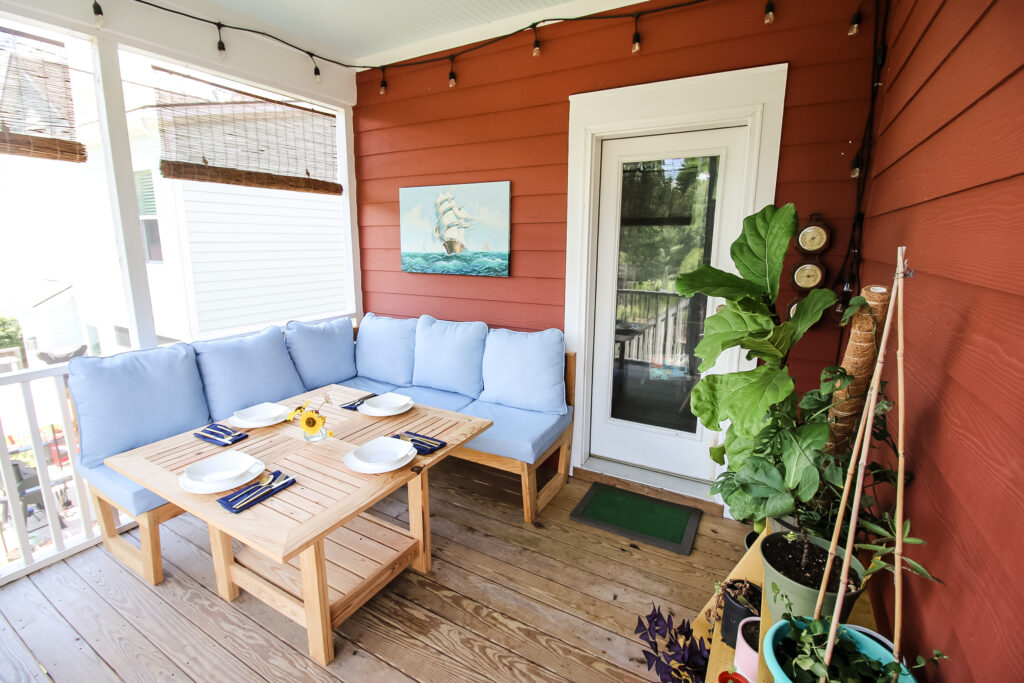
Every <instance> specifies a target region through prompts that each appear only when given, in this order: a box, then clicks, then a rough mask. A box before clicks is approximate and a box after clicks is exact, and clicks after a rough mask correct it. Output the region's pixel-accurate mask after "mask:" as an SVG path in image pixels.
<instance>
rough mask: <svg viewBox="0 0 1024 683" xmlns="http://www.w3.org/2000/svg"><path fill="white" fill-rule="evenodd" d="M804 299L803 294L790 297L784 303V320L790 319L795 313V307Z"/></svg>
mask: <svg viewBox="0 0 1024 683" xmlns="http://www.w3.org/2000/svg"><path fill="white" fill-rule="evenodd" d="M803 300H804V297H803V296H798V297H796V298H794V299H790V300H789V303H787V304H786V320H792V319H793V316H794V315H795V314H796V307H797V304H799V303H800V302H801V301H803Z"/></svg>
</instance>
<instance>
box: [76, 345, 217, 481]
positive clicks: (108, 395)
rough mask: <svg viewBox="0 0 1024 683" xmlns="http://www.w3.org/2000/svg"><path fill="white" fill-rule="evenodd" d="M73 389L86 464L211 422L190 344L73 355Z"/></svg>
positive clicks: (82, 457) (83, 461)
mask: <svg viewBox="0 0 1024 683" xmlns="http://www.w3.org/2000/svg"><path fill="white" fill-rule="evenodd" d="M68 388H69V389H70V390H71V397H72V399H74V402H75V411H76V412H77V414H78V429H79V438H80V439H81V447H82V455H81V463H82V465H84V466H85V467H95V466H96V465H99V464H102V462H103V459H104V458H107V457H110V456H111V455H116V454H118V453H121V452H123V451H127V450H131V449H132V448H138V447H139V446H144V445H146V444H148V443H152V442H154V441H159V440H161V439H166V438H167V437H169V436H174V435H175V434H180V433H181V432H185V431H188V430H190V429H195V428H196V427H200V426H202V425H205V424H207V423H209V421H210V411H209V409H208V408H207V406H206V398H205V397H204V396H203V382H202V380H201V379H200V378H199V369H198V368H197V367H196V355H195V353H194V352H193V350H192V347H191V346H189V345H188V344H174V345H173V346H169V347H166V348H156V349H146V350H143V351H129V352H127V353H121V354H118V355H116V356H110V357H108V358H93V357H84V356H83V357H80V358H72V359H71V363H70V364H69V365H68Z"/></svg>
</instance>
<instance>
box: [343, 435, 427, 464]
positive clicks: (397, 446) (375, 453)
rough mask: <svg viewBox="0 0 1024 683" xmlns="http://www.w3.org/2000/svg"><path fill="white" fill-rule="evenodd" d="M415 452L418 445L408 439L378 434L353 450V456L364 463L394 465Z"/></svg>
mask: <svg viewBox="0 0 1024 683" xmlns="http://www.w3.org/2000/svg"><path fill="white" fill-rule="evenodd" d="M415 452H416V447H415V446H413V445H412V444H411V443H409V442H408V441H403V440H401V439H392V438H391V437H389V436H378V437H377V438H376V439H372V440H370V441H367V442H366V443H364V444H363V445H362V446H360V447H359V448H357V449H355V450H354V451H352V457H353V458H355V459H357V460H359V461H360V462H361V463H363V464H364V465H369V466H370V467H377V466H380V465H393V464H394V463H396V462H398V461H400V460H402V459H403V458H407V457H409V454H410V453H415Z"/></svg>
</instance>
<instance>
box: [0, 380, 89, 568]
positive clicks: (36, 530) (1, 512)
mask: <svg viewBox="0 0 1024 683" xmlns="http://www.w3.org/2000/svg"><path fill="white" fill-rule="evenodd" d="M67 373H68V370H67V364H61V365H53V366H50V367H46V368H42V369H38V370H24V371H20V372H12V373H6V374H2V375H0V392H2V393H3V399H4V400H0V484H2V487H3V491H2V492H0V496H2V500H0V537H2V541H3V547H2V551H3V555H2V556H0V585H3V584H5V583H7V582H9V581H12V580H14V579H16V578H18V577H21V576H24V575H26V574H28V573H30V572H32V571H35V570H36V569H40V568H42V567H44V566H46V565H47V564H50V563H52V562H56V561H58V560H61V559H63V558H65V557H68V556H69V555H72V554H74V553H76V552H79V551H81V550H83V549H85V548H87V547H89V546H91V545H94V544H96V543H97V542H99V540H100V539H99V536H98V534H97V531H96V529H95V528H94V524H93V520H94V518H95V517H94V515H93V511H92V508H91V506H90V502H89V497H88V495H87V488H86V484H85V481H84V480H83V479H82V478H81V477H80V476H79V474H78V472H77V469H76V464H75V461H76V460H77V457H76V456H77V455H78V439H77V432H76V430H75V425H74V422H73V421H72V419H71V404H70V401H69V399H68V394H67ZM46 380H50V382H47V381H46ZM33 384H35V385H36V387H35V388H34V387H33ZM40 384H42V385H43V386H42V387H40V386H39V385H40ZM47 384H50V385H51V386H49V387H46V386H45V385H47ZM15 385H17V386H18V387H20V390H21V391H20V393H21V403H22V407H23V409H24V414H23V416H21V417H22V418H23V425H24V427H25V429H24V430H20V431H19V432H18V433H17V434H11V433H10V432H7V433H5V431H4V421H6V422H7V424H9V425H10V424H15V423H22V420H19V419H18V417H17V416H16V415H14V414H12V413H14V412H15V410H14V404H16V403H17V398H16V393H15V392H16V390H14V391H12V390H13V389H14V387H15ZM34 389H38V390H40V397H41V398H42V400H43V401H45V410H46V411H47V413H48V416H47V419H48V422H47V425H46V427H47V428H48V429H49V434H50V439H49V440H48V441H45V442H44V440H43V435H42V434H41V433H40V426H39V419H38V417H37V415H38V413H37V397H36V395H35V394H34ZM42 391H46V392H54V393H53V394H49V395H44V394H42V393H41V392H42ZM54 398H55V399H56V400H55V401H54ZM4 412H7V413H8V414H4ZM55 413H57V414H55ZM57 419H59V425H58V424H57V423H56V422H53V421H52V420H57ZM58 426H59V427H60V429H61V431H62V432H63V440H64V446H65V448H64V449H63V450H62V449H61V444H60V440H61V439H60V437H58V435H57V427H58ZM26 431H27V438H26V437H25V432H26ZM8 437H11V438H8ZM17 437H22V442H21V443H18V442H17V441H16V439H17ZM30 452H31V456H30V455H29V453H30ZM33 465H34V467H33ZM40 508H41V509H40ZM40 518H41V519H40ZM34 522H41V523H39V524H38V525H37V526H35V527H32V523H34Z"/></svg>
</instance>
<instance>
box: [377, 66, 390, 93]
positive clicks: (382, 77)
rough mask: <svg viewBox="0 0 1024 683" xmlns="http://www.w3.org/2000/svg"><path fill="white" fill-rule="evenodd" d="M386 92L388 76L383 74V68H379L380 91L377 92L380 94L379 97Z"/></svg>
mask: <svg viewBox="0 0 1024 683" xmlns="http://www.w3.org/2000/svg"><path fill="white" fill-rule="evenodd" d="M387 91H388V76H387V74H386V73H385V72H384V67H381V68H380V90H378V91H377V92H378V93H380V94H381V95H384V94H386V93H387Z"/></svg>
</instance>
